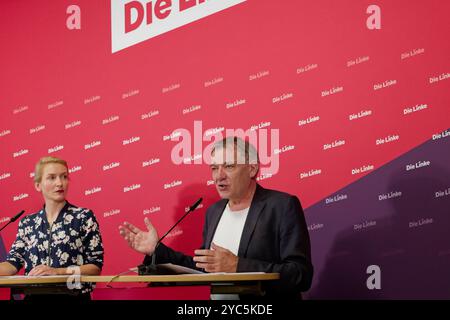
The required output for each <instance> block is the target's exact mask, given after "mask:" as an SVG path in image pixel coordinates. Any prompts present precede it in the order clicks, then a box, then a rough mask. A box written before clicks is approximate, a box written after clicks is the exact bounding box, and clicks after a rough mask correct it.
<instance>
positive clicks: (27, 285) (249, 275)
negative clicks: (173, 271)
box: [0, 272, 280, 295]
mask: <svg viewBox="0 0 450 320" xmlns="http://www.w3.org/2000/svg"><path fill="white" fill-rule="evenodd" d="M279 278H280V275H279V273H262V272H239V273H204V274H178V275H154V276H139V275H129V276H126V275H122V276H113V275H109V276H65V275H64V276H38V277H29V276H12V277H0V287H6V288H11V291H12V293H13V292H14V294H17V293H24V294H68V293H70V292H71V290H70V289H69V288H68V285H67V284H68V283H69V282H73V281H74V280H76V281H79V282H82V283H83V282H94V283H108V284H112V283H136V284H137V283H146V284H148V285H149V286H151V287H157V286H195V285H198V286H205V285H209V286H210V288H211V294H252V295H262V294H263V291H262V282H263V281H272V280H278V279H279ZM131 289H132V288H131Z"/></svg>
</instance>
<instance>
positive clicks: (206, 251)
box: [194, 249, 214, 256]
mask: <svg viewBox="0 0 450 320" xmlns="http://www.w3.org/2000/svg"><path fill="white" fill-rule="evenodd" d="M194 253H195V255H197V256H212V255H214V251H213V250H209V249H197V250H195V251H194Z"/></svg>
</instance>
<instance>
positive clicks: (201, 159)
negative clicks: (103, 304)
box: [0, 0, 450, 299]
mask: <svg viewBox="0 0 450 320" xmlns="http://www.w3.org/2000/svg"><path fill="white" fill-rule="evenodd" d="M449 12H450V2H448V1H440V0H432V1H424V0H415V1H410V0H409V1H406V0H399V1H383V0H377V1H364V0H363V1H332V0H321V1H299V0H287V1H270V0H247V1H245V0H172V1H171V0H135V1H130V0H128V1H119V0H111V1H106V0H104V1H87V0H78V1H77V0H75V1H65V0H64V1H63V0H61V1H50V0H47V1H39V2H35V1H25V0H21V1H18V0H8V1H2V2H1V4H0V21H1V22H0V23H1V28H0V35H1V37H0V39H1V42H2V50H1V53H0V57H1V59H0V66H1V68H0V70H1V72H0V155H1V163H0V204H1V205H0V225H4V224H6V223H7V222H8V221H9V219H10V218H11V217H13V216H14V215H15V214H16V213H17V212H19V211H20V210H22V209H23V210H26V214H31V213H34V212H36V211H38V210H39V209H40V208H41V206H42V204H43V200H42V196H41V195H40V194H39V193H37V192H36V191H35V189H34V185H33V171H34V165H35V163H36V162H37V161H38V159H39V158H40V157H43V156H46V155H51V156H57V157H61V158H64V159H66V160H67V161H68V163H69V169H70V178H71V182H70V191H69V196H68V200H69V201H70V202H71V203H73V204H75V205H78V206H81V207H87V208H90V209H92V210H93V211H94V213H95V214H96V216H97V218H98V220H99V223H100V228H101V232H102V235H103V241H104V246H105V251H106V254H105V266H104V270H103V274H118V273H121V272H124V271H126V270H127V269H128V268H132V267H135V266H136V265H138V264H140V263H141V261H142V258H143V257H142V256H141V255H139V254H137V253H134V252H132V251H131V250H130V249H129V248H128V247H127V245H126V243H125V242H124V241H123V240H122V239H121V238H120V236H119V233H118V226H119V225H120V224H121V223H123V222H124V221H130V222H132V223H134V224H136V225H138V226H141V227H144V223H143V220H144V218H145V217H148V218H150V219H151V221H152V222H153V224H154V225H155V226H156V227H157V229H158V230H159V234H160V235H162V234H164V233H165V232H166V231H167V230H168V229H169V228H170V227H171V226H172V224H173V223H174V222H175V221H176V220H178V219H179V218H180V217H181V216H182V215H183V214H184V213H185V212H186V210H187V209H188V207H189V206H190V205H192V204H193V203H194V202H195V201H196V200H197V199H198V198H199V197H203V198H204V201H203V203H202V205H201V206H200V207H199V208H198V209H197V210H195V211H194V212H193V213H192V214H191V215H190V216H188V217H187V218H186V220H184V221H183V222H182V224H180V225H179V226H177V227H176V228H175V229H174V230H173V231H172V232H171V233H170V234H169V236H168V238H166V240H165V243H166V244H168V245H170V246H172V247H173V248H175V249H177V250H179V251H183V252H185V253H187V254H191V255H192V254H193V252H194V249H196V248H198V247H199V246H200V244H201V230H202V226H203V221H204V216H205V212H206V208H207V207H208V206H209V205H211V204H212V203H214V202H215V201H217V200H218V199H219V197H218V194H217V192H216V190H215V186H214V184H213V181H212V177H211V172H210V168H209V166H208V161H207V160H208V159H207V158H208V154H209V150H210V144H211V143H212V142H214V141H216V140H217V139H220V138H221V137H224V136H228V135H240V136H244V137H247V138H248V139H249V140H251V141H252V142H253V143H254V145H255V146H256V147H257V148H258V149H259V152H260V157H261V162H262V164H261V172H260V175H259V177H258V181H259V183H260V184H261V185H262V186H264V187H266V188H272V189H278V190H282V191H285V192H289V193H291V194H295V195H297V196H298V197H299V198H300V200H301V203H302V205H303V207H304V209H305V214H306V220H307V223H308V227H309V232H310V236H311V244H312V256H313V264H314V267H315V276H314V281H313V286H312V288H311V290H310V291H309V292H308V293H307V294H306V295H305V297H306V298H309V299H321V298H337V299H339V298H342V299H358V298H363V299H378V298H384V299H396V298H397V299H398V298H448V297H450V276H449V275H448V270H449V269H450V245H449V243H450V235H449V232H448V231H447V230H448V229H449V228H450V179H449V178H450V161H449V159H450V139H449V137H450V130H449V128H450V112H449V111H450V93H449V92H450V59H449V57H450V42H449V41H448V37H449V33H450V25H449V23H448V13H449ZM16 231H17V223H13V224H12V225H10V226H8V228H7V229H5V230H4V231H3V232H2V237H3V242H4V243H5V247H6V248H7V249H9V247H10V245H11V244H12V242H13V241H14V238H15V233H16ZM160 290H161V291H160V294H158V290H157V289H154V290H153V291H150V290H141V291H137V292H139V293H138V294H137V295H135V296H130V297H129V298H133V299H158V298H165V297H180V298H184V299H186V298H190V297H194V298H201V299H203V298H205V299H208V298H209V292H208V290H207V288H206V290H205V288H197V289H192V288H189V289H184V290H185V291H183V289H180V288H176V289H173V290H176V295H175V296H174V295H172V294H173V293H170V291H167V289H166V288H164V293H161V292H162V291H163V289H160ZM122 292H123V291H122ZM183 292H185V293H186V294H185V295H184V296H183ZM115 294H117V293H114V291H107V289H104V292H102V289H101V288H99V289H97V298H105V299H111V298H114V297H117V295H116V296H115ZM94 297H95V294H94ZM127 297H128V296H127Z"/></svg>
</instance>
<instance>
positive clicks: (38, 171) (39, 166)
mask: <svg viewBox="0 0 450 320" xmlns="http://www.w3.org/2000/svg"><path fill="white" fill-rule="evenodd" d="M50 163H59V164H62V165H63V166H65V167H66V168H67V171H69V167H68V166H67V161H66V160H63V159H60V158H56V157H42V158H41V159H39V161H38V162H37V163H36V168H35V170H34V182H35V183H40V182H41V181H42V172H43V171H44V166H45V165H47V164H50Z"/></svg>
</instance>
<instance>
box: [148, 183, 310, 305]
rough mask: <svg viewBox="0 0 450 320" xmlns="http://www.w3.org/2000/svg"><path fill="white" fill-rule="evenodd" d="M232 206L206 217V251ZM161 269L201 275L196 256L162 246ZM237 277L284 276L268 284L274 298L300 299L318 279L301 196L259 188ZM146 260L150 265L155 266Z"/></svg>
mask: <svg viewBox="0 0 450 320" xmlns="http://www.w3.org/2000/svg"><path fill="white" fill-rule="evenodd" d="M227 203H228V200H227V199H222V200H220V201H218V202H216V203H214V204H213V205H211V206H210V207H209V208H208V210H207V212H206V221H205V225H204V227H203V245H202V248H210V246H211V241H212V239H213V236H214V233H215V231H216V228H217V225H218V223H219V220H220V218H221V216H222V213H223V211H224V209H225V206H226V205H227ZM155 254H156V263H168V262H171V263H174V264H179V265H183V266H186V267H189V268H193V269H196V267H195V262H194V261H193V259H192V257H191V256H187V255H184V254H183V253H180V252H176V251H174V250H172V249H171V248H169V247H167V246H165V245H164V244H162V243H161V244H160V245H159V246H158V248H157V249H156V251H155ZM238 257H239V261H238V266H237V272H278V273H280V280H277V281H271V282H264V289H265V291H266V295H267V296H268V297H270V296H274V297H277V298H280V297H290V298H293V297H300V295H299V294H300V292H301V291H306V290H308V289H309V288H310V286H311V282H312V277H313V266H312V263H311V247H310V240H309V234H308V229H307V226H306V222H305V217H304V213H303V209H302V207H301V204H300V201H299V200H298V198H297V197H296V196H292V195H289V194H287V193H284V192H279V191H275V190H269V189H264V188H262V187H261V186H259V185H257V187H256V191H255V195H254V196H253V200H252V203H251V206H250V209H249V212H248V216H247V220H246V221H245V225H244V230H243V231H242V237H241V241H240V244H239V251H238ZM150 263H151V257H150V256H146V258H145V260H144V264H150Z"/></svg>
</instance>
